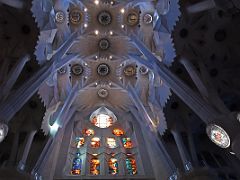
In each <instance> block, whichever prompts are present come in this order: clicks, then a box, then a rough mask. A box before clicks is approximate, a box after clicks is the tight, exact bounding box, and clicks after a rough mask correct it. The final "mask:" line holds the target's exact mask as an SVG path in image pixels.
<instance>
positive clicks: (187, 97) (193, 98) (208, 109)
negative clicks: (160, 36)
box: [129, 35, 219, 124]
mask: <svg viewBox="0 0 240 180" xmlns="http://www.w3.org/2000/svg"><path fill="white" fill-rule="evenodd" d="M130 38H131V39H132V41H133V42H134V43H135V45H136V47H137V48H138V49H139V50H140V51H141V52H142V54H144V56H145V57H146V59H142V58H141V57H139V56H135V55H129V56H130V57H132V58H134V59H136V60H137V61H139V63H141V64H143V65H145V66H146V67H147V68H149V69H152V70H153V71H154V72H156V73H158V75H159V76H160V77H161V79H162V80H163V81H164V82H165V83H166V84H167V85H168V86H169V87H170V88H171V89H172V91H173V92H174V93H175V94H176V95H177V96H178V97H179V98H180V99H181V100H182V101H183V102H185V103H186V104H187V105H188V106H189V107H190V108H191V109H192V110H193V111H194V112H195V113H196V114H197V115H198V116H199V117H200V118H201V119H202V120H203V121H204V122H205V123H206V124H207V123H209V122H211V121H213V120H214V119H216V118H217V117H218V116H219V112H218V111H217V110H216V109H215V108H214V107H212V106H211V105H210V104H209V103H207V102H206V101H205V100H204V99H202V98H201V97H200V96H199V95H198V94H197V93H196V92H194V91H193V90H192V89H191V88H190V87H189V86H188V85H187V84H185V83H184V82H183V81H182V80H181V79H179V78H178V77H177V76H176V75H175V74H173V73H172V72H171V71H170V70H169V69H168V68H167V67H166V66H165V65H164V64H163V63H162V62H160V61H159V60H158V59H157V58H156V57H155V56H154V55H153V54H152V52H151V51H150V50H148V49H147V48H146V47H145V46H144V44H143V43H142V42H141V41H140V40H139V39H138V38H137V37H136V36H134V35H131V36H130Z"/></svg>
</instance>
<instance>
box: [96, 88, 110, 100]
mask: <svg viewBox="0 0 240 180" xmlns="http://www.w3.org/2000/svg"><path fill="white" fill-rule="evenodd" d="M98 96H99V97H101V98H106V97H107V96H108V91H107V90H106V89H103V88H102V89H99V90H98Z"/></svg>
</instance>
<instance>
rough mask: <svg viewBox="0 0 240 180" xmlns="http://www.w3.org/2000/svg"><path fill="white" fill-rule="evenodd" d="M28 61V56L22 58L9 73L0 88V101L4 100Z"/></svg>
mask: <svg viewBox="0 0 240 180" xmlns="http://www.w3.org/2000/svg"><path fill="white" fill-rule="evenodd" d="M29 60H30V57H29V55H26V56H24V57H23V58H22V59H20V62H19V63H18V64H17V65H16V66H15V67H14V68H13V70H12V71H11V72H10V74H9V77H8V78H7V81H6V82H5V83H4V84H3V85H1V86H0V89H2V90H1V91H0V100H4V99H6V97H7V96H8V94H9V92H10V90H11V89H12V87H13V85H14V84H15V82H16V80H17V79H18V77H19V75H20V73H21V72H22V70H23V68H24V66H25V64H26V62H28V61H29Z"/></svg>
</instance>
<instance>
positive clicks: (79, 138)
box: [76, 137, 85, 148]
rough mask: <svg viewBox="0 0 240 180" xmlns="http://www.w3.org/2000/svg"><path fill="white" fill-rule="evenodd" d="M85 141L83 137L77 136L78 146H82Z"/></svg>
mask: <svg viewBox="0 0 240 180" xmlns="http://www.w3.org/2000/svg"><path fill="white" fill-rule="evenodd" d="M84 143H85V140H84V138H83V137H76V147H77V148H80V147H81V146H83V145H84Z"/></svg>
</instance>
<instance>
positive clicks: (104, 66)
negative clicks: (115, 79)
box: [97, 63, 110, 76]
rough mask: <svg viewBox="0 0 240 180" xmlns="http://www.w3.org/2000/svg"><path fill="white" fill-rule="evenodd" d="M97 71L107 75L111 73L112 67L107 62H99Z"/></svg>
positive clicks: (101, 74)
mask: <svg viewBox="0 0 240 180" xmlns="http://www.w3.org/2000/svg"><path fill="white" fill-rule="evenodd" d="M97 73H98V75H100V76H107V75H108V74H109V73H110V68H109V66H108V65H107V64H105V63H102V64H99V65H98V67H97Z"/></svg>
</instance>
